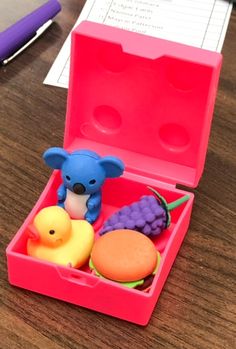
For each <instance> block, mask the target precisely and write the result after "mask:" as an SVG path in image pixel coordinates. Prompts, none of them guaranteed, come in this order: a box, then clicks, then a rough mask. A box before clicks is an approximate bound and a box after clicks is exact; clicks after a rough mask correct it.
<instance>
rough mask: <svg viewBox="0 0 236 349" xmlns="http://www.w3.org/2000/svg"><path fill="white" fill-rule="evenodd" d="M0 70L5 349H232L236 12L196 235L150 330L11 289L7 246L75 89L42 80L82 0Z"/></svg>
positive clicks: (42, 179)
mask: <svg viewBox="0 0 236 349" xmlns="http://www.w3.org/2000/svg"><path fill="white" fill-rule="evenodd" d="M61 2H62V5H63V6H64V8H63V11H62V12H61V14H60V15H59V16H58V17H57V21H56V23H55V24H53V25H52V26H51V28H50V29H49V30H48V31H47V32H46V33H45V34H44V35H43V37H42V38H41V39H40V40H38V41H37V42H36V43H35V44H34V45H32V46H31V47H30V48H29V49H28V50H27V51H25V52H24V53H23V54H22V55H21V56H19V57H18V58H17V59H16V60H15V61H14V62H12V63H11V64H9V65H8V66H6V67H2V68H1V69H0V82H1V85H0V117H1V125H0V126H1V128H0V130H1V132H0V137H1V170H0V183H1V200H0V213H1V234H0V238H1V245H0V248H1V256H2V258H1V264H0V276H1V302H0V304H1V305H0V306H1V310H0V311H1V313H0V348H4V349H8V348H9V349H10V348H11V349H13V348H24V349H25V348H30V349H34V348H42V349H52V348H55V349H59V348H73V349H75V348H89V349H93V348H122V349H125V348H127V349H128V348H129V349H130V348H186V349H190V348H198V349H208V348H212V349H213V348H214V349H226V348H229V349H233V348H235V346H234V345H235V342H234V337H235V335H236V326H235V320H236V317H235V315H236V306H235V305H236V302H235V301H236V299H235V289H236V283H235V279H236V278H235V233H236V225H235V189H236V180H235V173H236V166H235V164H236V148H235V130H236V127H235V115H236V8H234V10H233V13H232V16H231V20H230V25H229V29H228V32H227V35H226V40H225V43H224V48H223V56H224V64H223V68H222V71H221V78H220V84H219V90H218V95H217V100H216V106H215V112H214V119H213V124H212V131H211V136H210V142H209V148H208V154H207V159H206V165H205V171H204V174H203V177H202V179H201V181H200V184H199V186H198V188H197V189H195V190H194V193H195V195H196V197H195V202H194V208H193V212H192V218H191V224H190V228H189V231H188V234H187V236H186V238H185V240H184V243H183V245H182V247H181V249H180V252H179V254H178V256H177V258H176V261H175V263H174V265H173V268H172V270H171V273H170V275H169V277H168V279H167V282H166V284H165V286H164V288H163V291H162V293H161V296H160V298H159V302H158V304H157V306H156V308H155V310H154V313H153V315H152V318H151V320H150V323H149V325H148V326H147V327H139V326H137V325H134V324H131V323H127V322H125V321H121V320H118V319H115V318H112V317H109V316H106V315H102V314H99V313H96V312H93V311H90V310H88V309H84V308H81V307H77V306H74V305H71V304H68V303H64V302H61V301H59V300H56V299H51V298H48V297H45V296H41V295H39V294H36V293H33V292H29V291H26V290H23V289H19V288H16V287H13V286H10V285H9V283H8V279H7V264H6V258H5V249H6V246H7V245H8V243H9V242H10V240H11V239H12V238H13V236H14V234H15V232H16V231H17V230H18V228H19V227H20V226H21V224H22V222H23V221H24V219H25V218H26V216H27V215H28V213H29V212H30V211H31V209H32V207H33V206H34V204H35V202H36V201H37V199H38V197H39V195H40V193H41V192H42V190H43V189H44V187H45V184H46V182H47V180H48V178H49V176H50V173H51V171H50V169H49V168H48V167H46V166H45V165H44V163H43V161H42V158H41V155H42V153H43V152H44V151H45V149H47V148H48V147H50V146H52V145H58V146H61V145H62V143H63V132H64V119H65V112H66V94H67V90H66V89H62V88H56V87H49V86H45V85H43V84H42V82H43V80H44V78H45V76H46V74H47V72H48V71H49V69H50V67H51V65H52V62H53V61H54V59H55V57H56V55H57V53H58V52H59V50H60V48H61V46H62V44H63V42H64V40H65V38H66V37H67V35H68V33H69V31H70V30H71V28H72V25H73V24H74V22H75V20H76V18H77V17H78V15H79V13H80V11H81V9H82V6H83V4H84V1H79V0H63V1H61Z"/></svg>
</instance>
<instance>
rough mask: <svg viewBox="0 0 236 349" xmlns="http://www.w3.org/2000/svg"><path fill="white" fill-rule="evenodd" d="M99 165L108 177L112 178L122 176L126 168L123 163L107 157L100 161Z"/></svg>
mask: <svg viewBox="0 0 236 349" xmlns="http://www.w3.org/2000/svg"><path fill="white" fill-rule="evenodd" d="M98 163H99V164H100V165H101V166H102V167H103V169H104V170H105V173H106V177H110V178H114V177H119V176H121V175H122V173H123V171H124V168H125V166H124V164H123V162H122V161H121V160H120V159H118V158H115V157H113V156H105V157H104V158H101V159H100V160H98Z"/></svg>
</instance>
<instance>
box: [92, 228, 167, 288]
mask: <svg viewBox="0 0 236 349" xmlns="http://www.w3.org/2000/svg"><path fill="white" fill-rule="evenodd" d="M160 259H161V257H160V253H159V252H158V251H157V250H156V248H155V245H154V244H153V242H152V241H151V240H150V239H149V238H147V237H146V236H145V235H143V234H140V233H138V232H136V231H134V230H128V229H122V230H114V231H112V232H109V233H107V234H105V235H103V236H102V237H100V238H99V239H98V240H97V241H96V242H95V244H94V246H93V249H92V252H91V258H90V261H89V266H90V268H91V269H92V270H93V271H94V273H95V275H97V276H99V277H102V278H106V279H109V280H112V281H116V282H119V283H120V284H121V285H123V286H126V287H129V288H136V289H139V290H142V291H147V290H148V289H149V287H150V285H151V283H152V281H153V278H154V275H155V273H156V272H157V269H158V266H159V263H160Z"/></svg>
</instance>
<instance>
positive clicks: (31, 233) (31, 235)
mask: <svg viewBox="0 0 236 349" xmlns="http://www.w3.org/2000/svg"><path fill="white" fill-rule="evenodd" d="M28 235H29V238H30V239H32V240H38V239H39V232H38V230H37V229H36V228H35V226H34V225H33V224H30V225H29V226H28Z"/></svg>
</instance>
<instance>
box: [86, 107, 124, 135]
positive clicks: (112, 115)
mask: <svg viewBox="0 0 236 349" xmlns="http://www.w3.org/2000/svg"><path fill="white" fill-rule="evenodd" d="M93 118H94V125H95V127H96V129H98V130H99V131H100V132H103V133H107V134H113V133H117V132H118V131H119V129H120V127H121V123H122V120H121V116H120V114H119V113H118V111H117V110H116V109H114V108H112V107H110V106H109V105H100V106H98V107H96V108H95V110H94V114H93Z"/></svg>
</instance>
